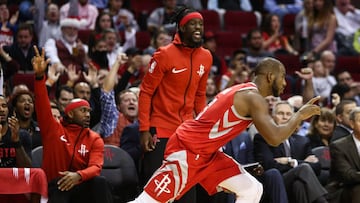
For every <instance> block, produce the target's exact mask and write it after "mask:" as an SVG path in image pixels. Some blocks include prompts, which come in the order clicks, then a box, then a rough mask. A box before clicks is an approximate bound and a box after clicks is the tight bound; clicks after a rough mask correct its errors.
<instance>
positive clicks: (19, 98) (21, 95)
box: [11, 90, 42, 149]
mask: <svg viewBox="0 0 360 203" xmlns="http://www.w3.org/2000/svg"><path fill="white" fill-rule="evenodd" d="M34 101H35V100H34V96H33V94H32V93H31V92H30V91H27V90H19V91H17V92H15V93H14V94H13V95H12V100H11V106H12V108H13V113H14V115H15V116H16V117H17V119H18V120H19V124H20V129H23V130H25V131H27V132H28V133H29V134H30V135H31V140H32V145H31V147H32V148H33V149H35V148H36V147H38V146H41V145H42V143H41V136H40V129H39V127H38V124H37V122H36V121H35V120H34Z"/></svg>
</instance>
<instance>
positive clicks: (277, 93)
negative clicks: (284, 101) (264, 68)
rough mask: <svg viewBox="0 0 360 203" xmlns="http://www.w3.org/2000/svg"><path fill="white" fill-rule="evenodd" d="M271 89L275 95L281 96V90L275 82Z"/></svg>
mask: <svg viewBox="0 0 360 203" xmlns="http://www.w3.org/2000/svg"><path fill="white" fill-rule="evenodd" d="M271 90H272V94H273V96H274V97H279V90H278V88H277V87H276V85H275V83H274V84H273V85H272V87H271Z"/></svg>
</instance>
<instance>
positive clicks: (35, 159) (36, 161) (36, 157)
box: [31, 146, 43, 168]
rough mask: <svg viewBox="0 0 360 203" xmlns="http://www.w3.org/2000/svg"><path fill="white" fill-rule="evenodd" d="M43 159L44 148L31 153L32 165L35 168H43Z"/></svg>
mask: <svg viewBox="0 0 360 203" xmlns="http://www.w3.org/2000/svg"><path fill="white" fill-rule="evenodd" d="M42 159H43V146H38V147H36V148H35V149H33V150H32V151H31V165H32V167H34V168H41V164H42Z"/></svg>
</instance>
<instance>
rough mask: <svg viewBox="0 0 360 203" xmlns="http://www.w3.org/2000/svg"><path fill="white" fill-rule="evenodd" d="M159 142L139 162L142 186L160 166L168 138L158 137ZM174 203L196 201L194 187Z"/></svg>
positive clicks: (194, 202) (191, 202)
mask: <svg viewBox="0 0 360 203" xmlns="http://www.w3.org/2000/svg"><path fill="white" fill-rule="evenodd" d="M159 140H160V142H158V143H156V147H155V150H154V151H152V152H147V153H145V154H144V158H143V161H142V163H141V167H142V169H141V177H142V178H141V181H142V182H141V185H142V186H144V185H145V184H146V183H147V181H148V180H149V179H150V178H151V176H152V175H153V173H154V172H155V171H156V170H157V169H158V168H160V166H161V165H162V162H163V160H164V152H165V148H166V144H167V142H168V140H169V139H167V138H160V139H159ZM174 203H196V189H195V187H192V188H191V189H190V190H189V191H188V192H186V193H185V194H184V195H183V196H182V197H181V198H180V199H179V200H177V201H175V202H174Z"/></svg>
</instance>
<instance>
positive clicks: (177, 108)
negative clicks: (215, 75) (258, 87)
mask: <svg viewBox="0 0 360 203" xmlns="http://www.w3.org/2000/svg"><path fill="white" fill-rule="evenodd" d="M211 65H212V56H211V53H210V52H209V51H208V50H206V49H204V48H202V47H199V48H190V47H185V46H184V45H183V44H182V42H181V40H180V37H179V35H178V34H176V35H175V38H174V40H173V42H172V43H171V44H169V45H167V46H165V47H160V48H159V50H158V51H156V52H155V53H154V55H153V58H152V59H151V61H150V63H149V67H148V72H147V73H146V75H145V77H144V80H143V82H142V83H141V86H140V97H139V122H140V131H148V130H149V128H150V127H156V129H157V130H158V134H157V136H158V137H159V138H169V137H170V135H171V134H172V133H173V132H175V130H176V128H177V127H178V126H179V125H180V124H181V123H182V122H183V121H185V120H188V119H192V118H194V115H196V114H198V113H200V111H201V110H202V109H203V108H204V107H205V105H206V94H205V92H206V82H207V78H208V74H209V71H210V68H211ZM159 129H162V130H163V132H164V131H165V132H168V133H165V134H161V133H160V134H159Z"/></svg>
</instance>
